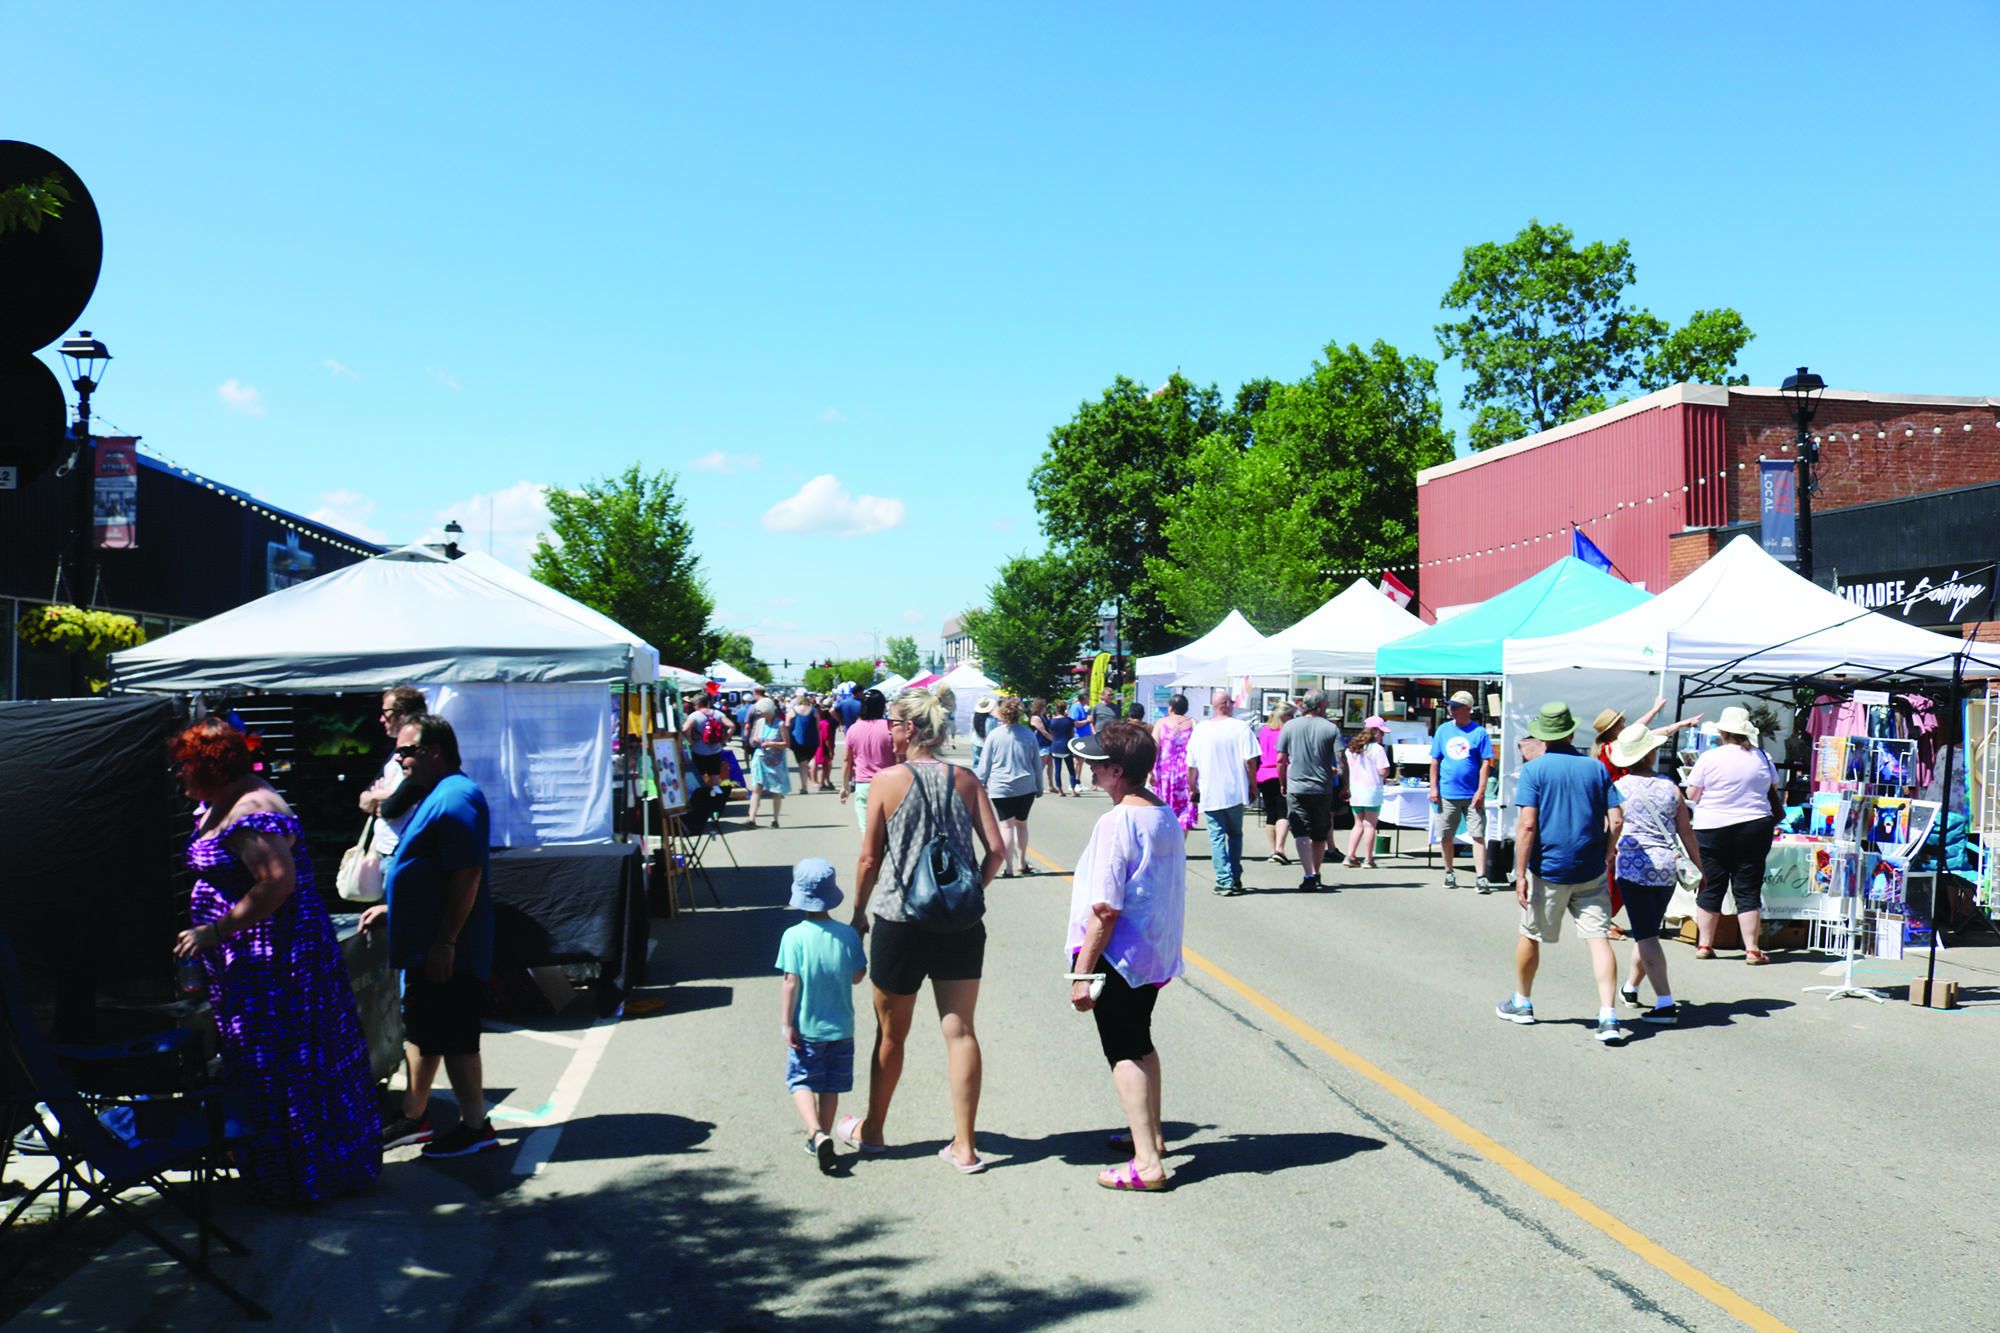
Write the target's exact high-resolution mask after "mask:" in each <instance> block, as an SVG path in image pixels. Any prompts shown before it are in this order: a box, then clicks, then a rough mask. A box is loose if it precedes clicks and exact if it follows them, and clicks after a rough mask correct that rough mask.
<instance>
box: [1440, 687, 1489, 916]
mask: <svg viewBox="0 0 2000 1333" xmlns="http://www.w3.org/2000/svg"><path fill="white" fill-rule="evenodd" d="M1492 771H1493V738H1492V737H1491V736H1488V735H1487V734H1486V728H1485V726H1484V725H1482V724H1480V723H1476V722H1474V721H1473V720H1472V696H1471V695H1470V694H1467V693H1466V692H1465V691H1464V690H1460V691H1459V692H1458V693H1457V694H1454V695H1452V696H1451V721H1449V722H1446V723H1443V724H1442V725H1440V726H1439V727H1438V729H1437V735H1435V736H1433V737H1431V812H1432V814H1433V815H1434V816H1436V818H1437V822H1438V843H1439V845H1440V846H1442V847H1443V848H1444V886H1445V887H1446V888H1447V889H1455V888H1457V887H1458V874H1457V872H1456V871H1455V870H1453V869H1452V864H1451V863H1452V856H1453V853H1454V852H1455V851H1456V850H1457V849H1456V848H1455V847H1454V846H1453V845H1452V844H1453V842H1454V840H1455V839H1456V838H1457V837H1458V825H1459V821H1460V820H1464V821H1465V832H1466V836H1467V837H1469V838H1471V839H1472V873H1473V874H1474V875H1475V876H1476V877H1477V878H1476V880H1475V886H1476V887H1477V888H1478V889H1479V891H1480V892H1481V893H1491V892H1493V890H1494V889H1496V888H1500V887H1502V886H1501V885H1497V884H1490V883H1488V882H1487V879H1486V779H1487V776H1488V775H1489V774H1490V773H1492Z"/></svg>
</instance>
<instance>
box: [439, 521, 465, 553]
mask: <svg viewBox="0 0 2000 1333" xmlns="http://www.w3.org/2000/svg"><path fill="white" fill-rule="evenodd" d="M464 535H465V529H464V528H462V527H460V526H459V525H458V520H457V519H453V520H452V521H451V522H449V523H447V524H445V525H444V554H445V558H446V559H448V560H456V559H458V557H459V556H461V555H463V554H464V552H463V551H460V550H459V549H458V539H459V538H460V537H463V536H464Z"/></svg>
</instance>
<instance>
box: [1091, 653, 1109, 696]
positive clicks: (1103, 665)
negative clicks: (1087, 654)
mask: <svg viewBox="0 0 2000 1333" xmlns="http://www.w3.org/2000/svg"><path fill="white" fill-rule="evenodd" d="M1110 670H1111V654H1110V653H1099V654H1098V655H1097V657H1096V658H1095V659H1094V660H1093V661H1092V662H1091V664H1090V706H1091V707H1092V708H1095V707H1096V706H1097V705H1098V704H1099V703H1100V702H1101V701H1102V700H1103V698H1104V677H1105V674H1106V673H1107V672H1109V671H1110Z"/></svg>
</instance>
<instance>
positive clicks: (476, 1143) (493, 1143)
mask: <svg viewBox="0 0 2000 1333" xmlns="http://www.w3.org/2000/svg"><path fill="white" fill-rule="evenodd" d="M499 1146H500V1136H499V1135H497V1134H495V1133H494V1132H493V1122H492V1121H491V1120H488V1121H487V1122H486V1123H485V1124H483V1125H481V1126H480V1127H479V1128H478V1129H474V1128H473V1127H472V1126H470V1125H468V1124H466V1123H465V1122H464V1121H463V1120H461V1121H459V1122H458V1123H457V1124H455V1125H453V1126H452V1127H451V1128H450V1129H449V1130H447V1131H445V1133H444V1135H443V1136H442V1137H440V1138H436V1139H433V1140H431V1141H430V1142H429V1143H426V1144H425V1145H424V1156H426V1157H470V1156H472V1155H473V1154H474V1153H482V1152H492V1151H493V1150H494V1149H495V1148H498V1147H499Z"/></svg>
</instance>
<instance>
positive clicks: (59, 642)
mask: <svg viewBox="0 0 2000 1333" xmlns="http://www.w3.org/2000/svg"><path fill="white" fill-rule="evenodd" d="M14 634H15V636H16V637H17V638H19V639H20V640H21V642H22V643H25V644H27V645H29V646H30V647H33V648H53V649H54V650H55V651H57V652H59V653H80V654H82V655H83V656H84V658H85V659H86V660H87V661H88V662H89V664H90V670H89V671H88V672H86V675H87V677H88V678H89V681H90V689H91V692H92V693H93V694H101V693H103V692H104V687H105V684H106V681H105V680H104V679H102V677H103V676H104V675H105V669H104V659H105V658H107V657H109V656H110V655H111V654H112V653H115V652H119V651H121V650H123V649H126V648H137V647H138V646H139V645H140V644H142V643H144V642H145V641H146V631H144V630H142V629H140V628H139V622H138V621H136V620H134V619H132V617H130V616H121V615H118V614H116V613H115V612H111V611H86V610H85V609H84V608H82V607H80V606H60V605H59V606H39V607H36V608H35V609H34V610H32V611H30V612H29V613H28V614H27V615H25V616H22V617H21V619H20V622H19V623H18V624H16V625H15V626H14Z"/></svg>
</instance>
